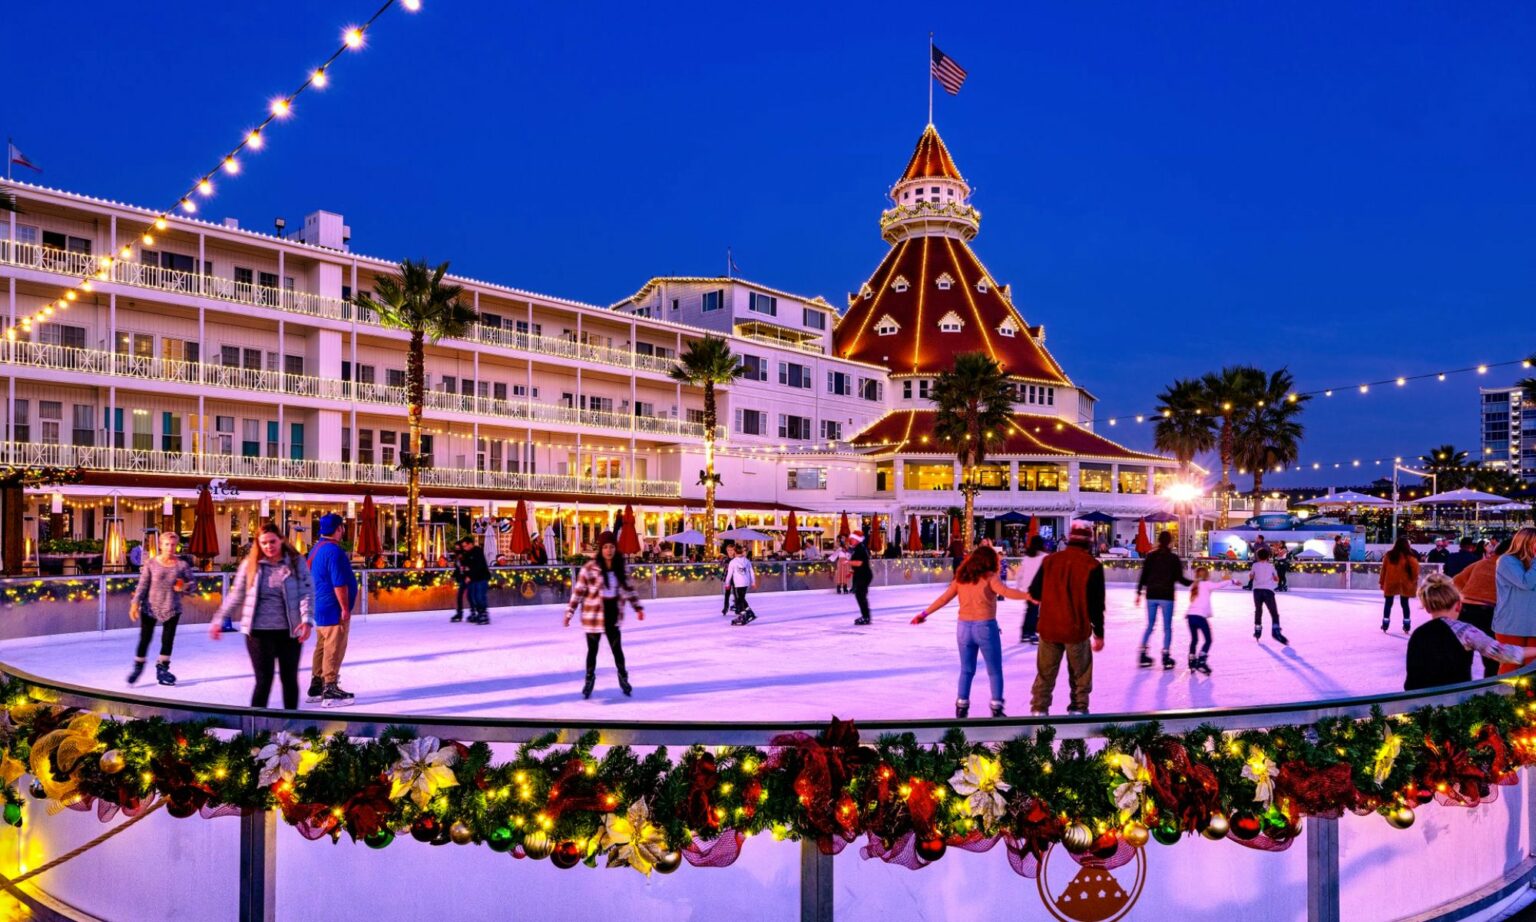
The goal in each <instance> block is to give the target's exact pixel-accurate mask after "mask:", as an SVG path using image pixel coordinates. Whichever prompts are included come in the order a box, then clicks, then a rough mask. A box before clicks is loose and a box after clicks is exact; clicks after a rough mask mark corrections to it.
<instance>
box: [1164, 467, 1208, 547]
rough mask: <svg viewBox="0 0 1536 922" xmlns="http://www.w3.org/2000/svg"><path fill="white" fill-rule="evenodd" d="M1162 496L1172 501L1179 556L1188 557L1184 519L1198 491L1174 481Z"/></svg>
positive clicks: (1186, 531) (1192, 486)
mask: <svg viewBox="0 0 1536 922" xmlns="http://www.w3.org/2000/svg"><path fill="white" fill-rule="evenodd" d="M1163 495H1164V496H1166V497H1167V498H1168V499H1170V500H1172V501H1173V507H1174V510H1175V514H1176V515H1178V517H1179V555H1180V556H1182V557H1188V556H1189V529H1188V528H1187V527H1186V521H1185V520H1186V519H1187V518H1188V516H1189V512H1190V509H1191V507H1192V506H1193V505H1194V501H1195V498H1196V497H1197V496H1199V495H1200V490H1199V488H1198V487H1196V486H1195V485H1194V484H1192V483H1188V482H1185V481H1176V482H1174V483H1171V484H1169V485H1168V489H1166V490H1164V491H1163Z"/></svg>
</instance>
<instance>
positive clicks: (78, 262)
mask: <svg viewBox="0 0 1536 922" xmlns="http://www.w3.org/2000/svg"><path fill="white" fill-rule="evenodd" d="M0 264H4V265H10V266H17V267H19V268H23V269H38V270H41V271H44V272H53V273H57V274H59V275H67V276H72V277H74V278H76V279H84V278H100V279H102V280H104V281H111V282H117V283H118V284H122V285H131V286H133V287H135V288H146V289H150V290H153V291H164V292H170V293H173V294H185V295H193V296H196V297H203V298H212V299H213V300H216V301H225V302H228V303H230V304H246V305H250V306H252V307H267V308H272V309H274V310H281V311H287V312H289V313H294V314H303V315H305V316H309V317H324V318H327V319H330V320H342V321H350V320H353V319H354V318H355V319H356V320H357V322H358V323H362V324H368V325H371V326H378V325H379V320H378V317H376V316H375V315H374V314H373V312H372V311H368V310H364V309H362V308H360V307H358V306H357V305H355V304H353V303H352V302H351V301H347V300H343V299H341V298H329V297H325V296H323V295H316V294H310V293H308V292H303V291H292V290H289V289H279V288H271V287H267V286H263V285H253V284H250V283H248V282H236V281H234V280H232V279H227V278H222V277H220V276H216V275H208V274H204V275H198V274H197V273H194V272H179V271H177V270H174V269H162V268H160V267H159V266H147V265H143V264H141V263H135V262H129V261H127V260H122V259H114V260H113V261H112V265H111V266H110V267H107V268H103V266H102V260H101V259H100V258H99V257H95V256H91V255H88V254H85V253H69V252H65V251H63V250H59V249H55V248H53V247H43V246H38V245H36V244H27V243H13V242H12V241H9V240H0ZM103 273H105V274H103ZM463 338H464V339H466V340H469V341H471V342H478V343H484V344H486V345H490V346H499V347H502V348H506V349H515V350H518V351H521V352H534V353H538V354H541V355H547V356H552V357H555V358H562V359H575V360H577V361H585V362H594V363H597V364H601V365H613V366H616V367H619V368H632V369H638V370H640V371H652V372H659V373H661V374H666V373H667V372H668V371H670V370H671V369H672V366H673V365H674V364H675V362H674V361H673V360H672V359H668V358H661V357H658V356H655V355H646V354H644V353H641V352H637V351H635V350H633V349H615V348H613V347H611V346H599V345H594V344H591V343H582V342H577V341H576V340H575V339H573V338H568V337H563V336H543V335H541V334H537V333H523V332H518V331H517V330H516V329H514V328H508V327H493V326H487V325H485V324H479V323H477V324H474V325H472V326H471V327H470V329H469V331H468V332H467V333H466V334H465V335H464V337H463Z"/></svg>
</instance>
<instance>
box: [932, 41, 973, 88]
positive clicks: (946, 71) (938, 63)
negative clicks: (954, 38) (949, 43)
mask: <svg viewBox="0 0 1536 922" xmlns="http://www.w3.org/2000/svg"><path fill="white" fill-rule="evenodd" d="M933 76H934V78H935V79H937V80H938V81H939V85H940V86H942V87H944V92H946V93H948V94H949V95H951V96H953V95H955V94H956V93H959V92H960V84H962V83H964V82H965V68H963V67H961V66H960V65H959V64H956V63H955V59H954V58H952V57H950V56H948V55H946V54H945V53H944V52H942V51H940V50H939V48H938V46H937V45H935V46H933Z"/></svg>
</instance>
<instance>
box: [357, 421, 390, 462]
mask: <svg viewBox="0 0 1536 922" xmlns="http://www.w3.org/2000/svg"><path fill="white" fill-rule="evenodd" d="M387 434H388V433H386V435H387ZM357 463H358V464H372V463H373V430H372V429H359V430H357Z"/></svg>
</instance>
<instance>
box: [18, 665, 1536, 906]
mask: <svg viewBox="0 0 1536 922" xmlns="http://www.w3.org/2000/svg"><path fill="white" fill-rule="evenodd" d="M0 675H4V676H6V677H7V678H8V679H10V680H17V681H21V682H23V683H26V684H27V685H29V686H31V687H32V688H33V689H35V690H36V691H37V692H38V693H39V694H40V696H41V697H43V698H45V699H46V700H49V701H50V702H52V703H55V704H61V705H65V706H69V707H77V708H82V709H86V710H89V711H92V712H94V713H98V714H103V715H110V716H113V717H123V718H151V717H160V718H163V719H165V720H169V721H184V720H197V721H206V722H207V723H209V724H211V725H212V726H213V727H215V728H221V729H226V730H231V731H238V732H241V733H246V734H256V733H259V732H262V731H269V732H277V731H287V732H290V733H300V732H303V731H305V730H308V729H310V728H318V729H320V730H321V731H322V732H323V733H327V734H330V733H345V734H346V735H347V736H349V737H354V738H356V737H371V736H376V735H378V734H379V733H381V732H382V731H383V730H385V729H386V728H387V727H391V726H397V727H398V726H404V727H409V728H411V729H412V730H414V731H415V732H416V733H418V734H420V735H426V736H435V737H438V738H447V739H454V740H459V741H464V742H470V741H484V742H487V743H521V742H525V741H527V740H529V739H533V738H535V737H538V736H541V735H544V734H546V733H549V732H554V733H555V734H556V735H557V737H558V743H559V744H569V743H571V742H573V741H575V740H576V739H578V738H579V737H580V736H581V735H583V734H584V733H587V732H590V731H594V730H595V731H597V732H598V733H599V734H600V736H601V743H600V745H602V746H610V745H618V744H628V745H631V746H636V747H646V746H676V745H683V746H687V745H692V744H703V745H707V746H716V745H739V746H759V747H766V746H769V745H770V744H771V741H772V740H773V739H774V737H777V736H780V735H782V734H786V733H795V732H803V733H807V734H815V733H817V732H819V731H821V730H822V729H824V724H822V723H820V722H786V723H767V722H751V723H715V722H680V721H604V722H594V723H582V722H577V721H570V720H564V719H560V720H554V719H550V720H512V719H505V718H459V717H449V716H438V715H397V714H363V713H355V712H352V711H350V710H349V711H347V716H348V718H349V719H345V720H343V719H326V718H321V716H320V715H318V714H315V713H312V712H306V713H303V714H302V715H297V716H296V715H295V713H294V712H290V711H282V710H274V709H265V708H263V709H258V708H244V707H235V706H228V705H204V704H198V705H193V704H176V703H167V702H165V701H164V700H163V699H157V698H149V697H145V696H141V695H135V694H126V693H119V692H108V691H104V690H100V689H94V688H89V687H84V686H78V685H72V684H68V683H63V682H57V681H53V680H50V679H46V678H43V677H41V676H36V675H32V674H30V673H27V672H24V671H21V670H19V669H16V668H14V667H11V666H9V665H6V664H4V663H0ZM1517 675H1526V676H1530V675H1536V664H1532V665H1530V666H1527V667H1525V668H1524V669H1522V670H1520V672H1519V673H1517ZM1507 678H1508V677H1507V676H1506V677H1501V678H1493V679H1479V680H1476V681H1472V682H1467V683H1464V684H1461V685H1453V686H1446V687H1444V688H1441V689H1437V690H1435V691H1432V692H1428V693H1421V692H1397V693H1391V694H1380V695H1368V696H1361V697H1354V698H1345V699H1338V700H1332V701H1320V702H1311V703H1297V704H1286V705H1276V706H1251V707H1242V708H1221V709H1203V710H1201V709H1196V710H1184V711H1161V712H1153V713H1123V714H1095V715H1091V716H1083V717H1047V718H1014V717H1009V718H1000V719H988V720H971V721H965V722H964V724H963V726H964V729H965V731H966V735H967V738H968V739H970V740H972V741H976V742H1001V741H1004V740H1009V739H1013V738H1015V737H1017V736H1018V735H1020V734H1021V733H1023V732H1025V731H1028V730H1031V729H1036V728H1039V727H1041V726H1044V725H1050V726H1051V727H1053V728H1054V729H1055V730H1056V733H1057V736H1058V738H1063V739H1086V740H1090V741H1091V740H1094V739H1099V738H1101V737H1102V733H1103V730H1104V728H1105V727H1106V726H1108V725H1125V724H1134V723H1141V722H1145V721H1148V720H1153V719H1155V720H1157V721H1158V722H1159V723H1160V724H1161V726H1162V727H1163V729H1164V730H1166V731H1168V732H1170V733H1182V732H1185V731H1187V730H1190V729H1193V728H1194V727H1196V726H1199V725H1202V724H1210V725H1214V726H1216V727H1219V728H1221V729H1223V730H1242V729H1249V728H1258V727H1273V726H1280V725H1285V724H1300V723H1311V722H1315V721H1317V720H1321V719H1324V718H1329V717H1349V718H1364V717H1367V716H1369V715H1370V714H1371V713H1372V710H1373V709H1377V708H1379V709H1380V710H1381V711H1382V712H1383V713H1385V714H1387V715H1393V714H1399V713H1405V712H1408V711H1412V710H1415V709H1418V708H1422V707H1429V706H1446V705H1451V704H1457V703H1460V702H1462V701H1465V700H1467V699H1469V698H1472V697H1475V696H1477V695H1482V694H1487V693H1490V692H1494V693H1500V694H1508V693H1510V692H1511V691H1512V686H1511V685H1510V684H1509V683H1508V682H1507V681H1505V680H1506V679H1507ZM956 725H957V722H955V721H946V720H916V721H878V720H876V721H861V722H860V724H859V727H860V730H861V731H862V732H863V733H865V734H867V735H868V736H869V737H871V738H874V737H878V736H880V735H881V734H886V733H906V732H910V733H913V734H915V735H916V736H917V738H918V739H919V740H920V741H922V742H925V743H936V742H938V741H939V740H940V739H941V738H942V737H943V735H944V733H945V732H946V731H947V730H948V729H950V728H951V727H954V726H956ZM1531 776H1532V772H1530V771H1526V772H1525V776H1524V778H1523V779H1522V781H1523V783H1522V784H1521V788H1523V792H1522V793H1523V795H1524V801H1525V802H1524V805H1523V809H1522V811H1521V813H1522V815H1521V816H1520V818H1519V822H1518V824H1517V825H1518V828H1517V829H1516V830H1515V831H1516V833H1517V835H1518V837H1519V841H1517V842H1516V843H1513V844H1510V845H1506V848H1505V852H1506V857H1507V861H1508V863H1507V865H1506V866H1505V867H1504V868H1503V869H1502V872H1501V873H1500V874H1498V875H1497V876H1496V877H1494V878H1493V879H1490V880H1487V881H1482V882H1479V884H1478V885H1477V886H1475V887H1473V888H1472V889H1471V890H1470V891H1469V892H1465V893H1461V894H1458V895H1456V896H1455V897H1453V898H1452V899H1450V900H1445V901H1441V902H1437V903H1434V904H1433V905H1429V906H1422V907H1418V906H1416V907H1412V909H1411V911H1410V912H1408V913H1406V914H1405V915H1404V916H1403V918H1411V919H1415V920H1422V922H1429V920H1439V922H1455V920H1460V919H1466V918H1471V917H1474V916H1477V915H1478V914H1479V913H1480V912H1482V911H1484V910H1487V909H1489V908H1490V907H1496V906H1499V905H1500V904H1502V903H1505V902H1507V901H1508V900H1510V899H1511V898H1513V897H1514V896H1516V895H1518V894H1519V893H1520V892H1521V891H1523V890H1525V889H1527V888H1529V887H1531V886H1532V885H1533V882H1536V791H1533V789H1532V777H1531ZM1444 809H1448V810H1449V809H1455V808H1444ZM69 814H70V811H64V814H62V815H64V816H68V815H69ZM1352 819H1353V820H1354V821H1362V820H1363V818H1359V817H1355V818H1352ZM1454 819H1455V817H1454V815H1453V820H1454ZM207 822H208V823H218V822H220V821H218V820H209V821H207ZM1339 824H1340V820H1339V819H1328V818H1322V817H1308V818H1307V820H1306V822H1305V824H1304V827H1303V833H1302V834H1303V836H1304V838H1305V840H1306V845H1305V852H1306V864H1305V867H1306V871H1305V874H1306V910H1305V913H1306V914H1305V917H1306V919H1307V920H1308V922H1341V920H1342V919H1344V918H1345V915H1344V914H1343V913H1342V911H1341V906H1342V905H1343V904H1344V898H1343V897H1344V887H1343V880H1342V875H1341V862H1340V825H1339ZM1467 825H1469V824H1468V823H1466V822H1463V823H1462V828H1463V829H1465V827H1466V826H1467ZM239 827H240V829H239V840H238V852H239V868H240V875H239V879H238V910H237V912H236V914H235V915H234V916H232V917H233V918H238V919H240V920H241V922H269V920H273V919H275V918H277V915H276V909H277V905H278V903H277V881H278V872H277V860H278V849H277V830H278V828H279V824H278V823H277V815H276V813H275V812H272V811H268V812H263V813H253V814H249V815H246V816H242V817H240V819H239ZM162 828H163V827H162ZM1450 828H1451V827H1449V826H1447V830H1449V829H1450ZM1444 834H1445V833H1444V832H1442V833H1441V835H1442V836H1443V835H1444ZM138 847H143V843H140V845H139V846H138ZM1511 850H1518V851H1520V852H1522V853H1521V854H1519V855H1518V856H1515V857H1513V858H1509V857H1508V854H1507V853H1509V852H1510V851H1511ZM357 854H359V855H363V856H364V858H363V860H369V859H370V858H372V857H373V855H374V853H372V852H367V851H363V850H359V851H358V852H357ZM375 860H376V859H375ZM834 864H835V862H834V858H833V856H830V855H825V854H822V853H821V851H820V850H819V849H818V848H817V846H816V844H815V842H813V841H806V842H804V843H802V844H801V851H800V859H799V862H798V866H799V869H798V875H799V892H798V903H799V907H800V912H799V918H800V919H801V920H803V922H832V920H833V918H834V902H835V899H836V889H835V887H834V876H833V875H834ZM701 873H715V872H710V871H704V872H701ZM718 873H730V871H721V872H718ZM128 876H129V877H130V878H132V875H131V874H130V875H128ZM101 884H102V881H101V880H99V879H98V878H95V877H92V878H89V879H88V880H87V881H84V882H81V883H80V886H82V887H84V888H86V890H85V892H75V891H74V890H73V889H71V890H70V891H69V892H65V891H63V890H59V889H55V890H43V889H41V887H40V886H39V885H37V884H35V883H31V882H29V883H27V884H25V885H23V886H21V887H9V888H7V889H8V890H9V891H10V892H11V893H12V894H13V895H15V896H17V898H18V899H21V900H22V901H23V902H24V903H26V904H27V905H28V906H29V907H31V908H32V909H33V911H34V913H36V914H37V917H38V918H40V919H45V920H47V919H60V920H70V922H84V920H91V919H96V918H98V916H97V915H93V914H92V913H91V912H90V911H88V910H81V909H78V908H76V906H75V904H76V903H77V902H79V901H80V900H82V899H87V900H88V899H89V898H90V896H91V894H92V893H93V892H95V890H96V889H99V888H100V887H101Z"/></svg>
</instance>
